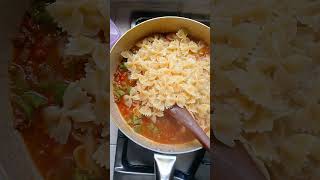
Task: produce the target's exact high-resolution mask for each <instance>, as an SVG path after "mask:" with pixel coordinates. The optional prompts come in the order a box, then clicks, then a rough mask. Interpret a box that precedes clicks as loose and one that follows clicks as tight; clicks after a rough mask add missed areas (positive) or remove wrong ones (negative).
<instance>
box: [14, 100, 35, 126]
mask: <svg viewBox="0 0 320 180" xmlns="http://www.w3.org/2000/svg"><path fill="white" fill-rule="evenodd" d="M12 102H13V103H14V104H15V105H17V107H18V108H19V109H21V110H22V111H23V112H24V114H25V115H26V117H27V119H29V120H30V119H31V117H32V114H33V112H34V108H33V107H32V106H31V105H30V104H28V103H27V102H25V101H24V100H23V99H22V98H21V97H20V96H16V95H14V96H12Z"/></svg>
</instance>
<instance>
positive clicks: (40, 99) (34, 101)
mask: <svg viewBox="0 0 320 180" xmlns="http://www.w3.org/2000/svg"><path fill="white" fill-rule="evenodd" d="M21 97H22V99H23V100H24V101H25V102H26V103H28V104H29V105H30V106H32V107H33V108H34V109H37V108H39V107H40V106H42V105H45V104H46V103H48V99H47V98H46V97H44V96H42V95H41V94H39V93H36V92H34V91H27V92H25V93H23V94H22V96H21Z"/></svg>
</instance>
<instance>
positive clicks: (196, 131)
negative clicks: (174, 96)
mask: <svg viewBox="0 0 320 180" xmlns="http://www.w3.org/2000/svg"><path fill="white" fill-rule="evenodd" d="M165 113H166V114H168V115H170V116H171V117H173V118H174V119H175V120H177V121H178V122H180V123H181V124H183V125H184V126H185V127H186V128H187V129H188V130H190V131H191V132H192V134H193V135H194V136H195V137H196V138H197V139H198V140H199V142H200V143H201V144H202V146H203V147H204V148H205V149H207V150H210V138H209V137H208V136H207V134H206V133H205V132H204V131H203V129H202V128H201V127H200V126H199V125H198V123H197V122H196V120H195V119H194V118H193V116H192V115H191V114H190V112H189V111H188V110H187V109H185V108H181V107H179V106H177V105H174V106H173V107H172V108H170V109H167V110H165Z"/></svg>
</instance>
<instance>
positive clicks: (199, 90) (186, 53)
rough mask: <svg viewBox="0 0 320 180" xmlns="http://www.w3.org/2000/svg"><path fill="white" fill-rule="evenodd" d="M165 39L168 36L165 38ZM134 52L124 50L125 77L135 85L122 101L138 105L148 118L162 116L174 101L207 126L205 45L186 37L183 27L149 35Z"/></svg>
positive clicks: (208, 65) (207, 91)
mask: <svg viewBox="0 0 320 180" xmlns="http://www.w3.org/2000/svg"><path fill="white" fill-rule="evenodd" d="M167 38H168V37H167ZM136 46H137V47H138V48H139V50H138V51H136V52H132V51H124V52H122V53H121V54H122V56H123V57H124V58H127V62H126V66H127V68H128V70H129V71H130V76H129V78H130V79H132V80H136V81H137V83H136V86H134V87H133V88H131V90H130V95H126V96H125V97H124V98H125V99H126V104H127V105H128V106H131V104H132V101H136V102H138V103H139V104H140V107H139V112H140V113H141V114H143V115H145V116H148V117H151V119H152V120H153V121H155V120H156V117H161V116H163V111H164V110H165V109H167V108H170V107H171V106H173V105H174V104H177V105H178V106H180V107H186V108H187V109H188V110H189V111H190V112H192V113H193V114H194V115H195V117H196V118H197V119H198V122H199V124H200V126H201V127H203V128H208V125H209V113H210V100H209V99H210V98H209V94H210V56H209V54H202V53H201V51H202V49H203V48H204V46H205V44H204V43H203V42H201V41H200V42H198V43H196V42H195V41H192V40H191V39H189V38H188V37H187V33H186V31H184V30H179V31H178V32H177V33H176V34H171V35H170V41H169V40H168V39H166V37H165V36H163V35H153V36H150V37H147V38H145V39H143V40H142V41H140V42H138V43H137V44H136Z"/></svg>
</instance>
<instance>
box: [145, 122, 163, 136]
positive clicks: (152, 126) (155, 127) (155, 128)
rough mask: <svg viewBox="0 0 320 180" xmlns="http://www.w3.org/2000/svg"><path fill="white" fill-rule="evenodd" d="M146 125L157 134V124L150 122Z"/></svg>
mask: <svg viewBox="0 0 320 180" xmlns="http://www.w3.org/2000/svg"><path fill="white" fill-rule="evenodd" d="M147 127H148V129H149V130H150V131H152V133H154V134H158V133H159V132H160V131H159V128H158V127H157V126H155V125H154V124H153V123H150V124H149V125H148V126H147Z"/></svg>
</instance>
